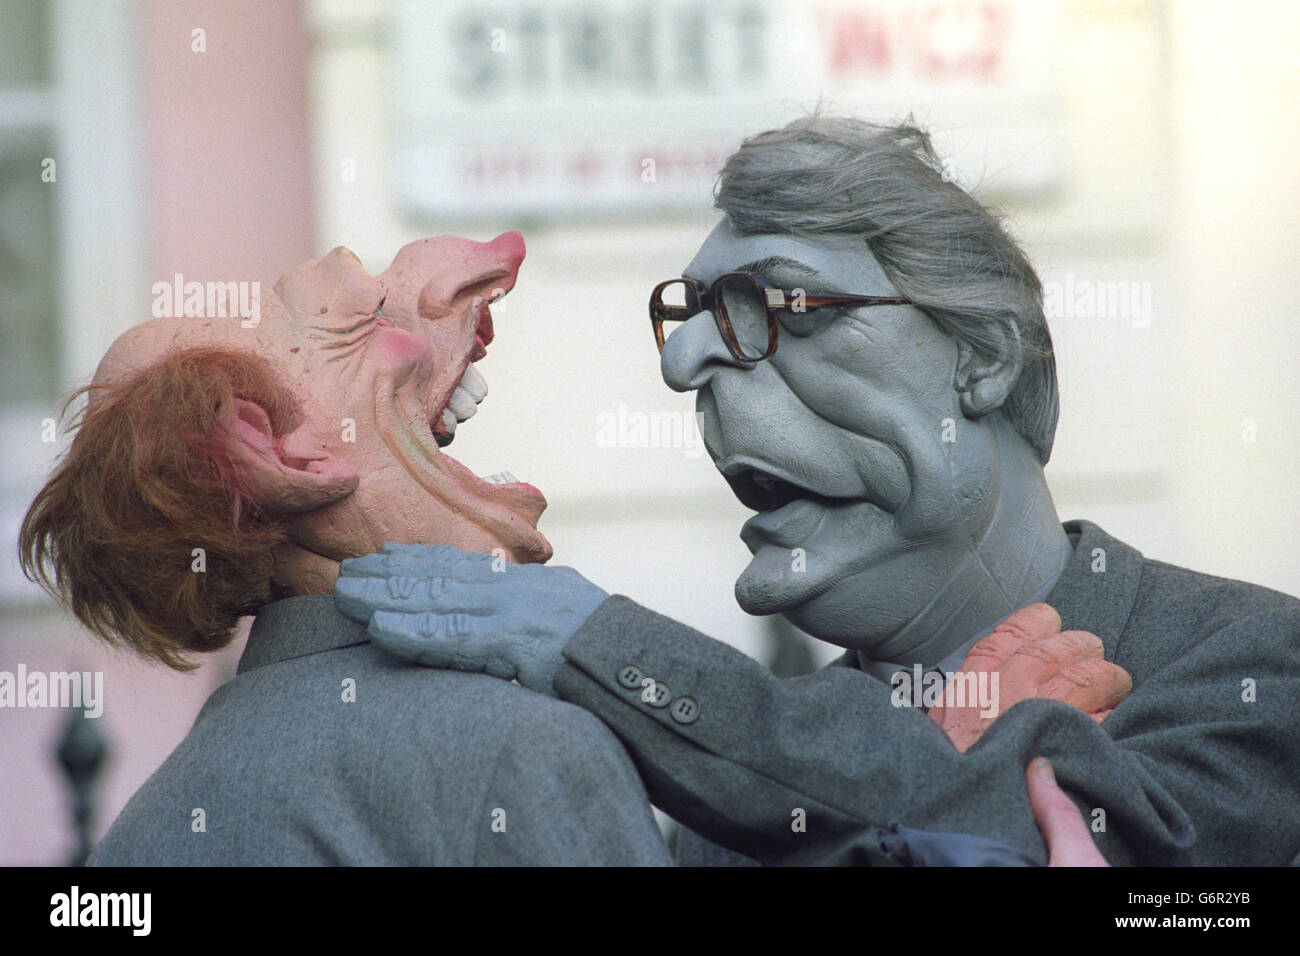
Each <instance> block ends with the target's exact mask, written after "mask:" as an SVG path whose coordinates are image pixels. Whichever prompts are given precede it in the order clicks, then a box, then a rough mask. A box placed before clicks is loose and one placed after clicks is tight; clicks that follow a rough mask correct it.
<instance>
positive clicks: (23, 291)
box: [0, 131, 93, 405]
mask: <svg viewBox="0 0 1300 956" xmlns="http://www.w3.org/2000/svg"><path fill="white" fill-rule="evenodd" d="M52 155H53V150H52V149H51V146H50V143H49V134H48V133H45V132H37V131H30V132H28V131H23V132H14V131H11V132H9V133H7V134H6V135H5V136H4V137H3V138H0V343H2V344H0V405H4V404H8V403H10V402H15V401H43V400H51V399H55V398H57V397H58V393H59V380H58V374H57V372H58V367H59V335H58V324H57V315H58V311H57V310H58V305H57V301H56V300H57V290H58V284H57V278H58V271H57V270H58V250H57V248H56V242H55V234H54V228H55V219H54V216H55V208H54V191H55V190H56V189H58V184H57V182H44V181H43V180H42V176H41V173H42V165H41V164H42V161H43V160H44V159H45V158H46V157H50V156H52ZM87 301H93V292H92V293H91V294H90V295H89V296H88V297H87Z"/></svg>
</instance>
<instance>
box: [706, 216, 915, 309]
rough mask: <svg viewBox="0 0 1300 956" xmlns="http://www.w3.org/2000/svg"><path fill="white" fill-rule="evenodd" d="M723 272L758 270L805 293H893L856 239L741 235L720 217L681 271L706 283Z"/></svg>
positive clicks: (833, 235)
mask: <svg viewBox="0 0 1300 956" xmlns="http://www.w3.org/2000/svg"><path fill="white" fill-rule="evenodd" d="M727 272H759V273H761V274H762V275H763V276H764V277H765V278H767V279H768V280H770V281H771V282H773V283H775V284H776V285H778V286H783V287H786V288H796V287H798V288H803V289H806V290H808V291H810V292H844V293H847V294H857V295H897V294H898V292H897V290H896V289H895V288H894V286H893V284H892V283H891V282H890V281H889V278H888V277H887V276H886V275H885V271H884V270H883V269H882V268H881V267H880V263H878V262H877V261H876V260H875V258H874V257H873V256H872V255H871V250H870V249H869V248H868V247H867V243H866V241H865V240H864V239H862V237H860V236H856V235H850V234H847V233H825V234H822V235H818V236H810V237H801V236H792V235H787V234H784V233H758V234H755V235H748V236H747V235H741V234H740V233H738V232H736V231H735V230H734V229H732V228H731V223H730V222H729V221H728V220H727V219H726V218H724V219H723V220H722V221H721V222H720V223H718V225H717V226H716V227H715V228H714V230H713V231H712V232H711V233H709V237H708V238H707V239H705V240H704V245H702V246H701V247H700V250H699V252H697V253H696V254H695V258H694V259H692V260H691V262H690V264H689V265H688V266H687V267H686V268H685V269H684V270H682V275H683V276H685V277H687V278H690V279H698V280H700V281H701V282H706V283H707V282H712V281H713V280H714V279H716V278H717V277H718V276H720V275H723V274H725V273H727Z"/></svg>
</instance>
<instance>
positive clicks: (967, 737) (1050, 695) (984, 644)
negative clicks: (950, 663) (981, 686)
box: [930, 604, 1133, 753]
mask: <svg viewBox="0 0 1300 956" xmlns="http://www.w3.org/2000/svg"><path fill="white" fill-rule="evenodd" d="M959 670H960V671H961V672H972V671H973V672H976V673H978V672H981V671H984V672H988V673H990V674H993V673H996V674H998V683H997V688H998V692H997V696H996V698H995V699H994V701H993V704H994V706H993V707H992V708H982V707H981V706H980V705H979V704H978V703H976V702H974V701H972V702H971V706H968V707H945V706H944V705H943V702H942V701H940V702H939V703H938V704H936V705H935V706H934V707H932V708H931V709H930V719H931V720H933V721H934V722H935V723H936V724H938V725H939V726H940V727H942V728H943V732H944V733H946V734H947V735H948V739H949V740H951V741H952V744H953V746H954V747H956V748H957V749H958V750H959V751H961V752H962V753H965V752H966V750H967V749H968V748H969V747H970V746H971V745H972V744H974V743H975V741H977V740H979V738H980V736H981V735H982V734H983V733H984V731H985V730H987V729H988V728H989V726H990V725H991V724H992V723H993V721H994V720H996V719H997V718H998V717H999V716H1000V715H1002V714H1004V713H1006V712H1007V711H1008V710H1010V709H1011V708H1012V707H1013V706H1015V705H1016V704H1018V703H1020V702H1021V701H1022V700H1029V699H1030V698H1031V697H1045V698H1047V699H1049V700H1059V701H1061V702H1062V703H1066V704H1069V705H1070V706H1071V707H1077V708H1078V709H1079V710H1081V711H1083V712H1084V713H1085V714H1087V715H1088V716H1090V717H1091V718H1092V719H1093V720H1095V721H1097V722H1098V723H1100V722H1101V721H1102V719H1103V718H1105V716H1106V715H1107V714H1109V713H1110V712H1111V711H1112V710H1114V709H1115V707H1116V705H1118V704H1119V703H1120V701H1122V700H1123V699H1124V698H1125V697H1127V696H1128V693H1129V691H1130V690H1132V689H1133V681H1132V680H1131V679H1130V678H1129V675H1128V672H1127V671H1125V670H1124V669H1123V668H1122V667H1119V666H1118V665H1115V664H1112V663H1110V662H1109V661H1107V660H1105V659H1103V657H1102V644H1101V639H1100V638H1099V637H1097V636H1096V635H1095V634H1089V633H1088V632H1087V631H1062V630H1061V617H1060V615H1059V614H1057V613H1056V611H1055V610H1054V609H1053V608H1052V607H1050V606H1049V605H1047V604H1033V605H1030V606H1029V607H1027V608H1022V609H1021V610H1019V611H1017V612H1016V613H1015V614H1012V615H1011V616H1010V617H1009V618H1007V619H1006V620H1005V621H1003V622H1002V623H1001V624H999V625H998V627H997V629H996V630H994V631H993V633H992V634H990V635H989V636H988V637H986V638H984V639H983V640H982V641H980V642H979V643H978V644H976V645H975V646H974V647H973V648H971V651H970V653H969V654H967V655H966V659H965V660H964V661H962V664H961V667H960V669H959ZM990 710H992V711H993V712H992V713H990V712H989V711H990Z"/></svg>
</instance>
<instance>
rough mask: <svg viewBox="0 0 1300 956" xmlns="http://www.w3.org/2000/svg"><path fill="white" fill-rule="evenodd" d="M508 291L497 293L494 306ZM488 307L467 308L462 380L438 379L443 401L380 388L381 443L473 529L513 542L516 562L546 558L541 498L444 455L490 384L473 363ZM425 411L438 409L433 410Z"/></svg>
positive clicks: (487, 328) (506, 475) (504, 475)
mask: <svg viewBox="0 0 1300 956" xmlns="http://www.w3.org/2000/svg"><path fill="white" fill-rule="evenodd" d="M506 291H509V290H508V289H507V290H501V291H498V292H497V294H496V295H495V296H494V297H493V300H492V301H495V299H496V298H500V296H501V295H504V294H505V292H506ZM488 304H489V300H488V299H486V298H483V299H479V300H477V301H476V303H475V304H474V306H472V308H474V309H475V311H476V312H477V318H478V323H477V327H476V330H475V336H474V343H473V345H472V346H471V348H470V350H469V354H468V355H467V356H465V364H464V366H463V368H462V369H461V371H460V376H459V377H458V378H456V379H455V380H454V381H453V382H450V383H448V382H447V380H446V378H443V383H444V384H443V385H442V387H441V389H438V388H435V395H440V396H441V401H439V398H438V397H434V396H428V397H426V398H425V399H423V400H421V399H419V398H417V397H416V396H415V395H414V394H413V393H412V392H411V390H410V389H404V388H395V387H394V383H393V382H392V381H388V382H387V383H381V384H380V386H379V391H378V393H377V394H376V396H375V411H376V420H377V424H378V426H379V433H380V435H381V437H382V438H383V440H384V443H385V444H386V445H387V446H388V447H389V449H390V450H391V451H392V452H393V454H394V455H395V456H396V457H397V459H398V460H399V461H400V462H401V463H402V464H403V466H404V467H405V468H406V470H407V472H408V473H409V474H411V475H412V476H413V477H414V478H415V479H416V480H417V481H418V482H419V483H420V485H421V487H423V488H424V489H425V490H426V491H427V492H428V493H429V494H430V495H432V496H434V497H435V498H437V499H438V500H439V501H441V502H442V503H443V504H445V505H446V506H447V507H448V508H450V509H451V510H453V511H455V512H457V513H459V514H462V515H466V516H473V518H472V520H473V521H474V523H475V524H478V525H480V526H482V527H485V528H488V529H490V530H492V531H494V532H495V533H496V534H497V536H498V537H500V538H501V540H503V541H510V542H513V544H514V547H513V551H514V554H515V557H516V559H517V560H520V561H546V560H547V559H548V558H550V556H551V546H550V543H549V542H548V541H547V540H546V538H545V537H544V536H543V535H542V534H541V533H540V532H539V531H537V521H538V519H539V518H540V517H541V514H542V512H543V511H544V510H545V509H546V498H545V497H544V496H543V495H542V493H541V492H540V491H539V490H538V489H536V488H534V487H533V486H532V485H530V484H527V483H526V482H521V481H519V480H518V479H517V478H515V476H514V475H513V474H511V473H510V472H508V471H501V472H496V473H494V474H491V475H487V476H486V477H480V476H479V475H477V474H475V473H474V472H473V471H471V470H470V469H469V468H467V467H466V466H465V465H463V464H462V463H461V462H459V461H457V460H456V459H455V458H453V457H451V455H449V454H446V453H445V452H444V451H443V449H444V448H446V447H447V446H448V445H450V444H451V443H452V441H453V440H454V439H455V436H456V429H457V427H458V426H460V425H461V424H462V423H463V422H465V421H467V420H468V419H470V418H472V417H473V416H474V415H475V414H476V413H477V412H478V406H479V405H480V404H481V403H482V402H483V399H484V398H486V397H487V394H488V383H487V379H485V378H484V377H483V374H482V373H481V372H480V371H479V370H478V369H477V368H475V367H474V364H473V363H474V362H476V361H478V360H479V359H480V358H482V357H483V356H485V355H486V354H487V346H488V344H489V343H490V342H491V341H492V338H493V330H492V316H491V313H490V312H489V311H488ZM426 403H427V404H426ZM430 406H432V407H433V408H435V409H436V411H434V412H432V413H430V412H429V411H428V408H429V407H430Z"/></svg>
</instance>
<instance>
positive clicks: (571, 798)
mask: <svg viewBox="0 0 1300 956" xmlns="http://www.w3.org/2000/svg"><path fill="white" fill-rule="evenodd" d="M557 707H560V708H563V709H562V710H558V711H557V712H555V713H554V714H552V715H550V716H549V718H548V719H547V720H545V721H539V722H535V723H524V722H522V721H519V722H516V725H515V726H514V727H512V728H510V731H509V733H508V734H506V735H505V737H506V742H505V744H504V746H503V749H502V750H501V752H500V754H499V756H498V759H497V763H496V766H495V768H494V769H493V772H492V777H491V780H490V782H489V784H488V787H487V791H486V794H485V797H484V803H483V807H482V810H481V812H480V822H479V827H480V831H479V836H478V839H477V841H476V844H475V860H474V862H475V865H476V866H603V865H610V866H668V865H671V863H672V861H671V859H670V858H669V855H668V848H667V846H666V844H665V843H664V840H663V836H662V834H661V833H660V830H659V826H658V824H656V823H655V819H654V813H653V812H652V811H651V809H650V803H649V800H648V799H647V797H646V792H645V787H644V786H643V785H642V783H641V780H640V778H639V777H638V776H637V773H636V770H635V768H634V767H633V766H632V762H631V760H630V759H629V758H628V755H627V753H626V752H625V751H624V750H623V748H622V747H621V746H620V745H619V743H618V741H617V740H616V739H615V738H614V736H613V734H611V733H610V732H609V730H608V729H607V728H606V727H605V726H604V725H602V724H601V723H600V721H598V720H597V719H596V718H594V717H593V716H591V715H590V714H587V713H584V712H582V711H581V710H578V709H577V708H572V707H565V706H564V705H562V704H561V705H557Z"/></svg>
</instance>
